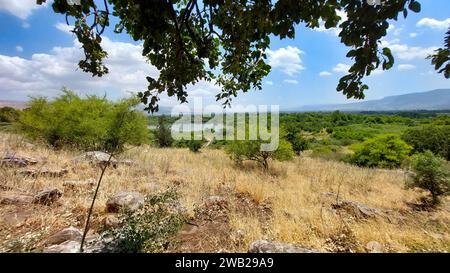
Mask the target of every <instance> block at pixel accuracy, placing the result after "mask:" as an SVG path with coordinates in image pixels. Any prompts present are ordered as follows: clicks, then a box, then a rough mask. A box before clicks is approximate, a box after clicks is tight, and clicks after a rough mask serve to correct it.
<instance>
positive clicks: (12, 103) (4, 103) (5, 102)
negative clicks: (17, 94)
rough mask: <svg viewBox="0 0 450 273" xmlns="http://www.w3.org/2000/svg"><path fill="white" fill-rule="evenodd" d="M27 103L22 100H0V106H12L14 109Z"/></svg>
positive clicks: (20, 107)
mask: <svg viewBox="0 0 450 273" xmlns="http://www.w3.org/2000/svg"><path fill="white" fill-rule="evenodd" d="M26 105H27V103H26V102H24V101H12V100H0V107H12V108H15V109H24V108H25V107H26Z"/></svg>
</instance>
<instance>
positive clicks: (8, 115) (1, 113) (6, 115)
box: [0, 107, 20, 123]
mask: <svg viewBox="0 0 450 273" xmlns="http://www.w3.org/2000/svg"><path fill="white" fill-rule="evenodd" d="M19 118H20V111H19V110H16V109H14V108H12V107H1V108H0V122H6V123H13V122H16V121H18V120H19Z"/></svg>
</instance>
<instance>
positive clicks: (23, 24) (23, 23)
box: [22, 22, 31, 28]
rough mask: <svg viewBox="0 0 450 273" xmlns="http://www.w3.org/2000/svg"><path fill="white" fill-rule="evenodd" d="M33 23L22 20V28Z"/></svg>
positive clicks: (28, 26)
mask: <svg viewBox="0 0 450 273" xmlns="http://www.w3.org/2000/svg"><path fill="white" fill-rule="evenodd" d="M30 27H31V25H30V23H28V22H22V28H30Z"/></svg>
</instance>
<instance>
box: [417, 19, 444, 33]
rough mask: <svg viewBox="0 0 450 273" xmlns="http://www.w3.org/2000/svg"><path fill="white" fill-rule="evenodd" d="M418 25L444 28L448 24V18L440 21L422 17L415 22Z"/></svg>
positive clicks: (438, 28) (437, 28)
mask: <svg viewBox="0 0 450 273" xmlns="http://www.w3.org/2000/svg"><path fill="white" fill-rule="evenodd" d="M417 26H418V27H429V28H431V29H436V30H446V29H447V28H448V27H449V26H450V18H447V19H444V20H442V21H440V20H436V19H433V18H423V19H421V20H420V21H419V22H417Z"/></svg>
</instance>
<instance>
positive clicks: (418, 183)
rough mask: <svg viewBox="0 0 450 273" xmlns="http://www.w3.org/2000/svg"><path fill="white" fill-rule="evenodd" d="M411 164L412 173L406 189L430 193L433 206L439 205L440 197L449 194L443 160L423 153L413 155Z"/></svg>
mask: <svg viewBox="0 0 450 273" xmlns="http://www.w3.org/2000/svg"><path fill="white" fill-rule="evenodd" d="M411 162H412V164H411V167H412V170H413V172H414V173H413V175H412V176H411V179H410V180H408V181H407V186H408V187H418V188H422V189H425V190H428V191H430V193H431V196H432V198H433V203H434V204H437V203H439V197H440V196H442V195H448V194H450V172H449V170H448V167H447V164H446V163H447V162H446V161H445V160H444V159H442V158H440V157H438V156H435V155H434V154H433V153H432V152H431V151H425V152H424V153H420V154H416V155H414V156H413V157H412V160H411Z"/></svg>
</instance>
